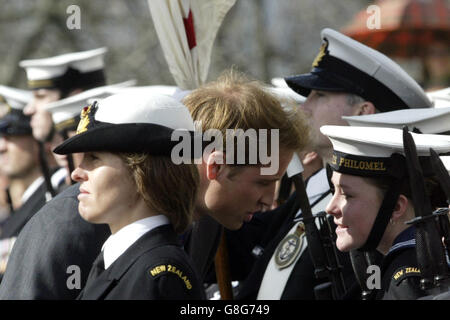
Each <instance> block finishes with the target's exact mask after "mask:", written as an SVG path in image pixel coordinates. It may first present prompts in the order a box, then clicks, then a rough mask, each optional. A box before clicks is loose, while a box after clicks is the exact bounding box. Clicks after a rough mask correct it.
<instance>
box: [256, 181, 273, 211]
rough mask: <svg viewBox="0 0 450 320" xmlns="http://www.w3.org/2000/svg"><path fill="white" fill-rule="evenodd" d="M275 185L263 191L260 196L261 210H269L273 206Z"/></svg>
mask: <svg viewBox="0 0 450 320" xmlns="http://www.w3.org/2000/svg"><path fill="white" fill-rule="evenodd" d="M275 187H276V185H275V183H273V185H272V187H270V188H267V190H264V193H263V194H262V196H261V198H260V200H259V204H260V205H261V206H262V208H261V210H263V209H265V208H270V207H271V206H272V204H273V199H274V197H275Z"/></svg>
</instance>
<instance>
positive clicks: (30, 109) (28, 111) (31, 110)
mask: <svg viewBox="0 0 450 320" xmlns="http://www.w3.org/2000/svg"><path fill="white" fill-rule="evenodd" d="M35 113H36V103H35V101H34V99H33V100H31V101H30V102H29V103H28V104H27V105H26V106H25V108H23V114H24V115H26V116H32V115H33V114H35Z"/></svg>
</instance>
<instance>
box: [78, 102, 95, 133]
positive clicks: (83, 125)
mask: <svg viewBox="0 0 450 320" xmlns="http://www.w3.org/2000/svg"><path fill="white" fill-rule="evenodd" d="M91 107H92V106H89V107H85V108H84V109H83V111H81V119H80V122H79V123H78V127H77V133H76V134H80V133H83V132H85V131H87V126H88V124H89V113H90V112H91Z"/></svg>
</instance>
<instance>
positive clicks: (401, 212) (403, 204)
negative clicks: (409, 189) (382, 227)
mask: <svg viewBox="0 0 450 320" xmlns="http://www.w3.org/2000/svg"><path fill="white" fill-rule="evenodd" d="M408 203H409V200H408V198H407V197H405V196H404V195H403V194H401V195H399V196H398V199H397V203H396V204H395V207H394V211H393V212H392V220H393V221H399V220H400V219H402V218H403V217H404V216H405V213H406V210H407V209H408Z"/></svg>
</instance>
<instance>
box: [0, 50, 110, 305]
mask: <svg viewBox="0 0 450 320" xmlns="http://www.w3.org/2000/svg"><path fill="white" fill-rule="evenodd" d="M106 51H107V50H106V48H100V49H96V50H90V51H83V52H77V53H69V54H65V55H60V56H56V57H51V58H45V59H36V60H25V61H22V62H21V63H20V65H21V66H22V67H23V68H25V71H26V73H27V78H28V84H29V87H30V89H32V90H33V99H32V101H31V102H30V103H28V105H27V106H26V107H25V109H24V113H25V114H27V115H28V116H30V117H31V127H32V129H33V136H34V137H35V138H36V139H37V140H39V143H40V146H41V148H44V149H45V150H47V148H48V147H49V144H48V142H49V141H51V140H52V138H53V137H54V134H53V133H54V132H55V130H54V126H53V122H52V118H51V113H50V112H49V111H48V110H46V108H45V106H46V105H47V104H48V103H50V102H53V101H56V100H59V99H61V98H64V97H68V96H70V95H73V94H76V93H79V92H81V91H83V90H86V89H89V88H93V87H96V86H100V85H103V84H105V76H104V72H103V67H104V63H103V56H104V54H105V53H106ZM48 187H49V186H48V185H47V188H48ZM52 187H54V186H52ZM78 193H79V191H78V187H72V188H69V189H67V190H66V191H65V192H64V193H62V194H61V197H58V200H55V201H51V202H49V203H47V205H45V206H44V207H43V208H42V210H40V211H39V212H38V213H37V214H36V218H35V219H31V220H30V221H29V224H27V226H26V228H24V229H23V232H21V234H20V236H19V237H18V238H17V240H16V242H15V244H14V247H13V250H12V252H11V256H10V259H9V262H8V266H7V270H6V272H5V276H4V279H3V281H2V284H1V286H0V298H1V299H74V298H75V297H76V296H77V295H78V294H79V293H80V289H81V288H82V287H83V285H84V283H85V281H86V278H87V275H88V273H89V270H90V268H91V266H92V262H93V261H94V259H95V257H96V256H97V254H98V251H99V248H100V247H101V245H102V244H103V242H104V241H105V240H106V238H107V236H108V235H109V233H110V232H109V229H108V228H107V227H106V226H103V225H101V226H92V225H90V224H89V223H86V222H85V221H83V220H82V219H81V218H80V217H79V215H78V209H77V208H78V200H77V195H78ZM36 211H37V210H36ZM36 211H34V212H36Z"/></svg>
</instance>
